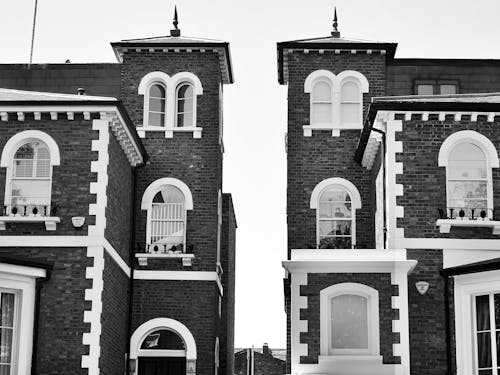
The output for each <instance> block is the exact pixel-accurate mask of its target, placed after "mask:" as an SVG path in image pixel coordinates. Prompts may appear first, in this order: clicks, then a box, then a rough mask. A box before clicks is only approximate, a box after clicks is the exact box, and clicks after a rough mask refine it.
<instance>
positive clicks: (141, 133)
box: [137, 126, 203, 138]
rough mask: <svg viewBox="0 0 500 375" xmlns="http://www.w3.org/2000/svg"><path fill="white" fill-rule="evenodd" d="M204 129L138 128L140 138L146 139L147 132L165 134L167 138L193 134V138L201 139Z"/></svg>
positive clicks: (193, 127) (192, 127)
mask: <svg viewBox="0 0 500 375" xmlns="http://www.w3.org/2000/svg"><path fill="white" fill-rule="evenodd" d="M202 130H203V128H200V127H196V126H191V127H183V128H171V127H165V126H142V127H140V128H137V134H139V138H145V137H146V133H147V132H164V133H165V138H173V137H174V133H193V138H201V132H202Z"/></svg>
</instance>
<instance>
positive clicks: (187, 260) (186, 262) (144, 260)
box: [135, 253, 194, 267]
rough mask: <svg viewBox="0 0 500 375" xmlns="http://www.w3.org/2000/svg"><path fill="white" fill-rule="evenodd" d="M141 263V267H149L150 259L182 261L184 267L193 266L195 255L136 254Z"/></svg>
mask: <svg viewBox="0 0 500 375" xmlns="http://www.w3.org/2000/svg"><path fill="white" fill-rule="evenodd" d="M135 257H136V258H137V260H138V262H139V266H147V265H148V259H182V265H183V266H187V267H189V266H191V264H192V260H193V259H194V254H185V253H182V254H150V253H138V254H135Z"/></svg>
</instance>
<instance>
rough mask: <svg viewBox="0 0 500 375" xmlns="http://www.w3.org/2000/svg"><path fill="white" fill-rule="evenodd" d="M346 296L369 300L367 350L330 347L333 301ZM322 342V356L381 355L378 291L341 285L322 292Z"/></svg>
mask: <svg viewBox="0 0 500 375" xmlns="http://www.w3.org/2000/svg"><path fill="white" fill-rule="evenodd" d="M345 294H353V295H356V296H360V297H363V298H365V299H366V300H367V314H366V319H367V326H368V327H367V328H368V333H367V337H368V348H367V349H337V350H335V349H333V348H331V347H330V337H331V336H330V335H331V332H332V327H331V316H332V311H331V302H330V301H331V299H332V298H334V297H338V296H341V295H345ZM319 295H320V325H321V327H320V342H321V355H325V356H335V355H353V356H356V355H368V356H374V355H377V356H379V355H380V331H379V330H380V328H379V319H380V315H379V308H378V305H379V294H378V291H377V290H376V289H373V288H371V287H369V286H367V285H364V284H359V283H340V284H335V285H331V286H329V287H327V288H324V289H322V290H321V291H320V293H319Z"/></svg>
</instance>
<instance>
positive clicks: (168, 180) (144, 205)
mask: <svg viewBox="0 0 500 375" xmlns="http://www.w3.org/2000/svg"><path fill="white" fill-rule="evenodd" d="M165 185H172V186H175V187H176V188H178V189H179V190H180V191H181V192H182V194H184V199H185V202H184V206H185V208H186V210H192V209H193V195H192V194H191V190H189V187H188V186H187V185H186V184H185V183H184V182H182V181H181V180H179V179H177V178H172V177H163V178H160V179H158V180H156V181H154V182H152V183H151V184H149V186H148V187H147V188H146V190H144V194H143V195H142V201H141V210H149V208H150V207H151V204H152V202H153V198H154V197H155V195H156V194H157V193H158V192H159V191H160V189H161V188H162V187H163V186H165Z"/></svg>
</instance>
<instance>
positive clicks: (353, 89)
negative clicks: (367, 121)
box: [340, 80, 363, 125]
mask: <svg viewBox="0 0 500 375" xmlns="http://www.w3.org/2000/svg"><path fill="white" fill-rule="evenodd" d="M362 113H363V104H362V95H361V92H360V87H359V84H358V83H357V82H356V81H354V80H348V81H345V82H343V83H342V88H341V90H340V121H341V123H342V124H344V125H346V124H360V123H361V116H362Z"/></svg>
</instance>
